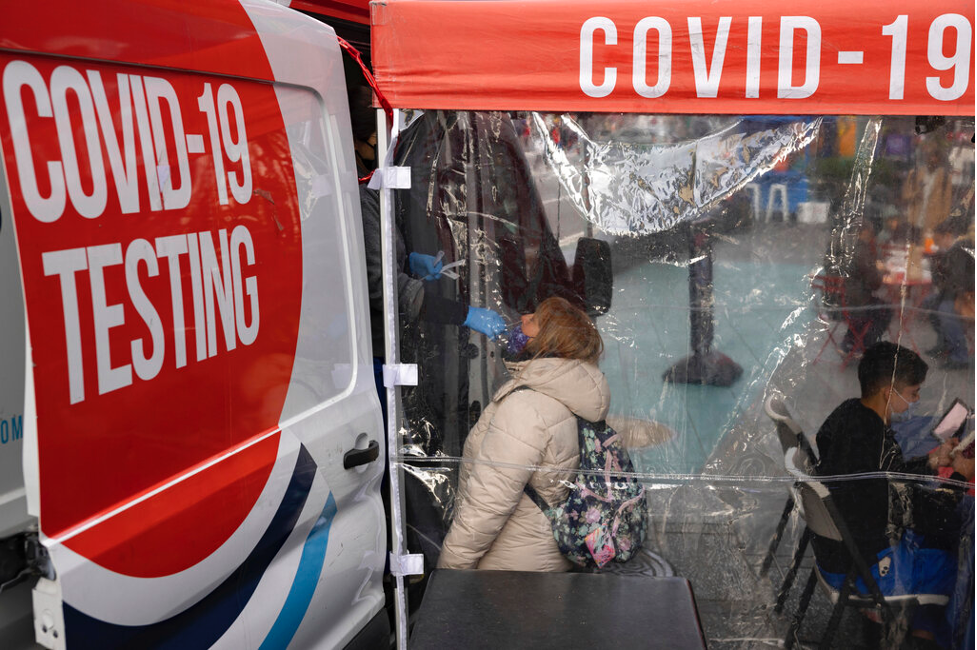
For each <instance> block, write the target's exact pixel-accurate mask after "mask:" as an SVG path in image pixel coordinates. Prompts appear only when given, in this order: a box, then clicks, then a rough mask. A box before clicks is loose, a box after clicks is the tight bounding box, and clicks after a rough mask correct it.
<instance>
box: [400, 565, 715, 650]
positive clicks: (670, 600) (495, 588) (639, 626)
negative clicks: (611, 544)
mask: <svg viewBox="0 0 977 650" xmlns="http://www.w3.org/2000/svg"><path fill="white" fill-rule="evenodd" d="M409 647H410V648H411V650H424V649H428V648H437V649H441V648H451V649H454V648H465V649H469V648H486V649H492V650H494V649H505V650H510V649H513V648H533V649H534V650H540V649H544V648H561V649H564V648H566V649H568V648H581V649H587V650H599V649H601V648H614V649H615V650H626V649H627V648H641V649H642V650H645V649H647V648H669V650H680V649H682V648H696V649H701V648H705V647H706V644H705V640H704V636H703V634H702V626H701V625H700V623H699V613H698V611H697V610H696V605H695V597H694V596H693V595H692V585H690V584H689V581H688V580H686V579H684V578H656V577H648V576H626V575H614V574H589V573H532V572H524V571H455V570H448V569H438V570H436V571H434V572H433V573H432V574H431V579H430V582H429V583H428V586H427V590H426V592H425V594H424V601H423V602H422V603H421V607H420V610H419V611H418V613H417V620H416V623H415V625H414V630H413V633H412V634H411V637H410V644H409Z"/></svg>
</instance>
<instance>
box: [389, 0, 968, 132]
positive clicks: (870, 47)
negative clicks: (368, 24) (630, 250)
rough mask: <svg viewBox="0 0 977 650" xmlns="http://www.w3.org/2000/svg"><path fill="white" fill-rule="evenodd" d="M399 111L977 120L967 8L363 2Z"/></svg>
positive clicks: (736, 1)
mask: <svg viewBox="0 0 977 650" xmlns="http://www.w3.org/2000/svg"><path fill="white" fill-rule="evenodd" d="M371 11H372V25H373V36H372V38H373V62H374V66H375V72H376V76H377V79H378V82H379V84H380V88H381V90H382V92H383V93H384V95H385V96H386V97H387V98H388V99H389V100H390V102H391V103H392V104H393V106H395V107H399V108H439V109H458V110H537V111H593V112H630V113H713V114H715V113H723V114H740V115H743V114H795V115H796V114H809V115H810V114H820V115H826V114H847V115H856V114H857V115H973V111H974V71H973V57H972V52H973V24H974V4H973V3H972V2H969V1H967V0H950V1H949V2H940V3H921V2H917V1H910V0H895V1H892V0H869V1H868V2H862V3H856V4H853V3H851V2H849V1H847V0H823V1H819V2H804V3H802V4H800V5H798V4H790V5H785V4H783V3H776V2H770V1H769V0H761V1H756V0H753V1H746V2H743V1H740V0H719V1H717V2H677V1H675V0H672V1H671V2H662V3H653V4H649V3H647V2H633V1H629V2H622V1H620V0H617V1H612V2H602V3H594V2H590V1H589V0H588V1H585V0H534V1H517V0H484V1H483V0H474V1H468V0H447V1H442V0H374V1H373V2H372V3H371Z"/></svg>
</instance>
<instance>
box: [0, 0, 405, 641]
mask: <svg viewBox="0 0 977 650" xmlns="http://www.w3.org/2000/svg"><path fill="white" fill-rule="evenodd" d="M0 77H2V94H3V101H2V102H0V148H2V156H0V300H2V304H3V309H0V326H2V328H3V329H2V331H0V358H2V360H3V361H2V374H0V577H2V578H3V580H4V581H5V582H4V584H3V587H2V588H0V634H8V636H6V637H2V638H0V646H3V647H5V648H9V647H15V646H16V645H17V644H18V643H20V642H23V641H24V640H23V638H22V637H18V636H17V634H16V629H17V624H18V621H19V619H18V617H19V616H29V617H30V619H31V620H32V621H33V627H34V632H35V634H36V640H37V642H38V643H40V644H42V645H44V646H46V647H49V648H63V647H68V648H72V649H73V648H82V647H91V648H114V647H138V648H149V647H164V646H165V647H179V648H194V647H220V648H235V649H237V648H266V647H268V648H272V647H274V648H281V647H286V646H288V647H295V648H305V647H323V648H333V647H344V646H349V645H351V646H356V647H382V646H383V645H384V644H386V643H388V638H389V626H388V623H387V616H386V612H385V611H384V593H383V587H382V576H383V569H384V557H385V549H386V541H385V535H386V524H385V518H384V509H383V505H382V502H381V498H380V479H381V475H382V472H383V467H384V455H385V454H384V445H383V444H382V442H383V423H382V419H381V414H380V407H379V401H378V399H377V394H376V390H375V387H374V382H373V377H372V374H371V368H372V365H371V359H372V351H371V349H370V347H371V342H370V327H369V323H368V318H369V312H368V309H367V299H366V296H367V292H366V277H365V267H364V261H363V260H364V257H363V250H362V246H363V245H362V233H361V224H360V214H359V201H358V195H357V185H356V176H355V167H354V165H353V153H352V141H351V137H350V129H349V112H348V108H347V100H346V92H345V84H344V77H343V66H342V60H341V53H340V49H339V47H338V45H337V41H336V38H335V35H334V33H333V31H332V30H331V29H330V28H328V27H326V26H324V25H322V24H321V23H319V22H317V21H315V20H313V19H311V18H307V17H304V16H302V15H300V14H298V13H297V12H293V11H291V10H288V9H285V8H282V7H279V6H278V5H275V4H271V3H268V2H263V1H262V0H240V2H237V1H219V0H206V1H204V0H197V1H195V2H193V3H187V4H182V3H168V2H160V1H158V0H103V1H102V2H99V3H94V4H92V3H78V2H65V1H61V0H55V1H53V2H49V3H45V4H44V5H43V6H40V5H31V4H23V3H4V5H3V8H2V9H0ZM25 323H26V328H25ZM38 574H43V577H40V578H38V577H37V575H38ZM31 608H32V613H28V612H29V611H30V609H31ZM26 642H27V643H30V642H31V640H30V639H27V641H26Z"/></svg>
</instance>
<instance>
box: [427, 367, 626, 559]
mask: <svg viewBox="0 0 977 650" xmlns="http://www.w3.org/2000/svg"><path fill="white" fill-rule="evenodd" d="M509 369H510V371H511V372H512V375H513V379H512V380H510V381H508V382H507V383H506V384H505V385H504V386H502V388H500V389H499V390H498V392H497V393H496V394H495V396H494V397H493V398H492V403H491V404H489V406H488V407H487V408H486V409H485V411H484V412H483V413H482V417H481V418H479V420H478V423H477V424H476V425H475V427H474V428H473V429H472V430H471V433H469V435H468V440H467V441H466V442H465V451H464V462H463V463H462V465H461V471H460V475H459V483H458V496H457V498H456V500H455V514H454V521H453V522H452V524H451V529H450V530H449V531H448V535H447V537H446V538H445V540H444V546H443V547H442V549H441V557H440V560H439V561H438V566H439V567H441V568H449V569H474V568H478V569H498V570H510V571H566V570H568V569H569V568H570V567H571V564H570V562H569V561H568V560H567V559H566V558H564V557H563V555H562V554H560V551H559V549H558V548H557V545H556V541H555V540H554V539H553V531H552V528H551V526H550V522H549V520H548V519H547V518H546V516H545V515H544V514H543V512H542V511H541V510H540V509H539V507H537V506H536V504H535V503H533V501H532V499H530V498H529V497H528V496H526V494H525V493H524V492H523V490H524V488H525V486H526V483H527V482H528V483H529V484H530V485H532V486H533V488H534V489H535V490H536V492H537V494H539V495H540V496H541V497H542V498H543V499H544V500H545V501H546V502H547V503H550V504H554V505H555V504H557V503H560V502H562V501H563V500H565V499H566V498H567V495H568V492H569V491H568V489H567V488H566V487H565V486H564V485H562V484H561V483H560V481H561V480H566V479H568V478H571V477H572V471H569V470H574V469H576V468H577V467H578V465H579V464H580V457H579V454H580V450H579V446H578V443H577V420H576V418H575V417H574V415H575V414H576V415H579V416H580V417H582V418H584V419H586V420H590V421H592V422H597V421H600V420H603V419H604V418H605V417H606V416H607V409H608V407H609V405H610V390H609V389H608V387H607V379H606V378H605V377H604V374H603V373H602V372H601V371H600V370H598V368H597V366H595V365H593V364H589V363H584V362H582V361H570V360H567V359H556V358H545V359H534V360H532V361H525V362H521V363H518V364H511V365H509ZM522 386H526V387H528V388H531V389H532V390H516V389H517V388H519V387H522ZM557 468H559V469H563V470H568V471H562V472H557V471H553V470H554V469H557Z"/></svg>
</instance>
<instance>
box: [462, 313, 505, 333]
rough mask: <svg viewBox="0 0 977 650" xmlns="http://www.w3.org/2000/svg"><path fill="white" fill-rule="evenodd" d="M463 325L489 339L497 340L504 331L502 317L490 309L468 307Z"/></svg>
mask: <svg viewBox="0 0 977 650" xmlns="http://www.w3.org/2000/svg"><path fill="white" fill-rule="evenodd" d="M464 325H465V326H466V327H470V328H472V329H473V330H475V331H477V332H481V333H482V334H484V335H485V336H487V337H489V338H490V339H494V338H497V337H498V336H499V335H500V334H504V333H505V331H506V326H505V321H504V320H502V317H501V316H499V315H498V314H497V313H495V312H494V311H492V310H491V309H482V308H481V307H469V308H468V317H467V318H465V322H464Z"/></svg>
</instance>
